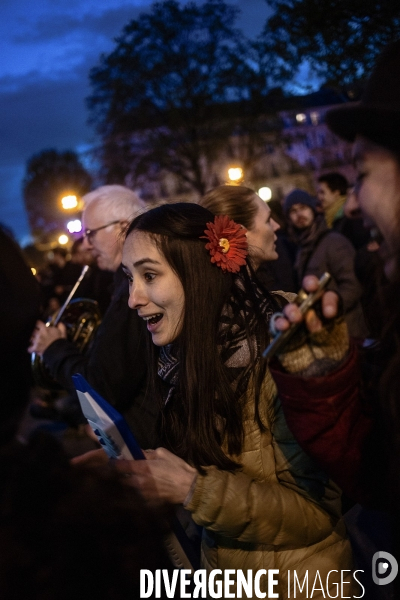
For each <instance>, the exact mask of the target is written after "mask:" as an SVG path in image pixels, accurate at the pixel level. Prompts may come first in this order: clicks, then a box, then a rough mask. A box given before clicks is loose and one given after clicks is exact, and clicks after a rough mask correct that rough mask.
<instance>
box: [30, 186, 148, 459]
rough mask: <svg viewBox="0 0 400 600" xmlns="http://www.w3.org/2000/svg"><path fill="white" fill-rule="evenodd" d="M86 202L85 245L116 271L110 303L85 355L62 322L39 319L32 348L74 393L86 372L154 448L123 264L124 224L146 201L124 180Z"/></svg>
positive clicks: (138, 332)
mask: <svg viewBox="0 0 400 600" xmlns="http://www.w3.org/2000/svg"><path fill="white" fill-rule="evenodd" d="M83 201H84V207H85V208H84V212H83V225H84V238H85V240H84V245H85V246H86V248H88V249H90V250H91V252H92V254H93V257H94V258H95V259H96V262H97V265H98V267H99V268H100V269H102V270H106V271H113V272H114V289H113V295H112V299H111V303H110V305H109V307H108V309H107V311H106V313H105V315H104V317H103V320H102V323H101V325H100V327H99V329H98V331H97V333H96V337H95V339H94V341H93V344H92V347H91V349H90V352H89V354H86V355H85V356H83V355H82V354H81V353H80V352H79V351H78V350H77V348H76V347H75V345H74V344H73V343H72V342H70V341H68V340H67V339H66V338H67V335H66V328H65V326H64V325H63V324H62V323H59V324H58V325H57V326H56V327H46V325H45V324H44V323H43V322H42V321H38V322H37V324H36V328H35V330H34V332H33V334H32V341H31V345H30V347H29V352H36V353H38V354H40V355H41V356H42V357H43V361H44V364H45V365H46V367H47V368H48V369H49V371H50V373H51V375H52V376H53V377H54V378H55V379H56V380H57V381H58V382H59V383H60V384H61V385H62V386H63V387H64V388H65V389H66V390H67V391H69V392H71V393H72V394H73V395H74V397H75V389H74V386H73V383H72V379H71V376H72V375H73V374H75V373H80V374H81V375H83V376H84V377H85V378H86V379H87V380H88V381H89V383H90V384H91V385H92V386H93V387H94V388H95V389H96V390H97V391H98V392H99V393H100V394H101V395H102V396H104V398H106V399H107V400H108V401H109V402H110V403H111V404H113V405H114V406H115V407H116V408H117V409H118V410H120V411H121V412H122V413H123V414H124V415H125V418H127V420H128V422H129V424H130V426H131V428H132V430H133V432H134V433H135V435H136V437H137V439H138V441H139V444H141V446H142V447H144V448H149V447H153V446H154V443H155V437H154V436H155V434H154V431H155V420H156V411H155V408H154V407H149V406H145V405H144V402H143V394H142V388H143V387H144V384H145V377H146V364H145V361H144V354H145V352H144V343H145V329H144V326H143V322H142V321H141V319H139V317H138V315H137V312H136V311H133V310H130V309H129V307H128V280H127V279H126V276H125V275H124V273H123V271H122V269H121V267H120V264H121V257H122V246H123V242H124V235H123V231H124V228H125V227H126V225H127V224H128V223H129V221H130V220H131V219H132V218H133V217H134V216H136V214H137V213H138V212H139V211H141V210H144V204H143V203H142V201H141V200H140V199H139V198H138V196H137V195H136V194H135V193H134V192H133V191H132V190H129V189H128V188H126V187H123V186H120V185H105V186H102V187H99V188H97V189H96V190H94V191H93V192H90V193H89V194H86V196H84V197H83ZM78 295H79V291H78Z"/></svg>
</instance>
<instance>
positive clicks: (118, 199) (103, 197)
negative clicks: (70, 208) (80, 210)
mask: <svg viewBox="0 0 400 600" xmlns="http://www.w3.org/2000/svg"><path fill="white" fill-rule="evenodd" d="M82 200H83V203H84V210H86V208H87V207H88V206H89V205H92V204H96V209H97V208H98V209H100V210H102V211H103V212H104V214H105V215H106V216H107V218H110V219H115V220H117V219H121V220H126V221H131V220H132V219H133V218H134V217H135V216H136V215H137V213H138V212H139V211H143V210H144V209H145V208H146V205H145V203H144V202H143V200H141V199H140V198H139V196H138V195H137V194H136V192H134V191H132V190H130V189H129V188H127V187H125V186H123V185H102V186H100V187H98V188H96V189H95V190H93V192H89V193H88V194H85V196H83V198H82Z"/></svg>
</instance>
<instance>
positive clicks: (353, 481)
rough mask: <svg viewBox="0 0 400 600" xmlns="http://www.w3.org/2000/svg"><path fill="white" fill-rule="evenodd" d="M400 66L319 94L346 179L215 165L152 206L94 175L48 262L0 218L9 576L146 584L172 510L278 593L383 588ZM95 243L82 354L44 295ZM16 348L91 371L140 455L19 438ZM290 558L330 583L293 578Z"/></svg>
mask: <svg viewBox="0 0 400 600" xmlns="http://www.w3.org/2000/svg"><path fill="white" fill-rule="evenodd" d="M399 72H400V41H399V42H397V43H394V44H392V45H390V46H388V47H387V49H386V50H385V51H384V52H383V54H382V55H381V57H380V59H379V60H378V62H377V65H376V67H375V69H374V71H373V73H372V75H371V77H370V79H369V81H368V84H367V86H366V89H365V93H364V96H363V98H362V100H361V102H360V103H354V104H350V105H346V106H344V107H342V108H339V109H334V110H331V111H330V112H328V114H327V123H328V126H329V127H330V128H331V129H332V131H333V132H334V133H336V134H337V135H339V136H340V137H342V138H344V139H346V140H348V141H351V142H353V143H354V145H353V154H354V165H355V169H356V172H357V177H356V181H355V183H354V187H351V186H350V185H349V183H348V182H347V180H346V179H345V178H344V177H343V175H341V174H340V173H326V174H324V175H322V176H321V177H320V178H319V179H318V181H317V182H316V194H315V196H313V195H311V194H310V193H308V191H306V190H300V189H295V190H292V191H291V192H290V193H289V194H287V195H286V197H285V198H284V200H283V203H282V205H280V204H278V205H277V204H273V203H269V204H268V203H265V202H263V201H262V200H261V199H260V198H259V196H258V195H257V194H256V193H255V192H254V191H253V190H251V189H249V188H247V187H244V186H233V185H225V186H219V187H217V188H214V189H212V190H210V191H209V192H207V193H206V194H205V196H203V197H202V198H201V199H200V200H199V202H198V203H175V204H161V205H159V206H157V207H155V208H151V209H148V208H147V207H146V206H145V204H144V203H143V202H142V201H141V200H140V199H139V197H138V196H137V195H136V194H135V193H134V192H132V191H131V190H129V189H127V188H125V187H124V186H120V185H106V186H102V187H99V188H97V189H96V190H94V191H92V192H90V193H89V194H87V195H86V196H85V197H84V198H83V202H84V212H83V227H84V236H83V239H82V240H80V241H79V243H77V244H76V246H75V248H74V249H73V253H72V254H73V256H75V258H74V260H73V261H70V263H69V264H68V268H66V262H65V258H66V257H65V255H64V256H63V254H64V253H63V252H60V253H56V255H57V256H56V257H55V262H54V264H53V265H52V266H51V268H50V267H49V269H48V278H47V279H46V277H43V279H42V281H41V284H40V283H39V282H38V281H37V280H36V279H35V278H34V277H33V275H32V274H31V272H30V269H29V268H28V267H27V266H26V264H25V263H24V260H23V257H22V255H21V252H20V250H19V248H18V247H17V245H16V244H15V243H14V242H13V241H12V240H11V239H10V237H9V236H8V235H7V233H6V232H4V231H0V244H1V246H2V250H3V251H2V253H1V254H0V256H2V259H1V260H0V267H1V271H0V277H1V280H2V285H3V289H4V290H6V293H4V294H3V295H2V298H1V305H2V310H1V311H0V319H1V322H2V323H1V330H0V331H1V338H2V343H1V350H0V353H1V360H0V368H1V375H2V376H1V378H0V380H1V398H2V402H1V405H0V413H1V416H2V419H1V420H0V427H1V429H2V436H1V438H0V470H1V479H0V480H1V486H0V510H1V511H2V516H3V518H2V519H1V520H0V547H1V548H0V595H1V597H4V598H7V600H8V599H12V598H16V599H18V600H22V598H26V597H30V598H38V599H43V600H47V599H53V598H54V599H55V598H70V597H71V596H73V595H77V594H76V593H75V590H77V589H79V590H81V592H82V594H81V596H79V594H78V595H77V597H82V598H85V599H86V598H87V599H88V600H90V599H91V598H92V597H93V598H95V597H96V598H104V599H110V600H113V599H121V600H122V599H126V600H127V599H128V598H130V597H132V598H133V597H139V594H140V591H139V577H140V570H141V569H147V570H150V571H153V572H155V571H156V570H157V569H165V570H166V572H170V571H172V569H173V568H174V563H173V560H172V559H171V556H170V555H168V553H167V551H166V547H165V544H164V541H163V540H164V536H165V533H166V531H167V530H168V527H169V525H168V523H170V521H171V518H172V513H173V514H174V515H176V516H177V517H178V519H179V521H180V523H181V524H182V525H183V527H184V529H185V531H186V535H187V542H188V544H189V545H190V547H191V551H193V552H194V553H195V554H196V555H197V556H198V558H199V562H200V564H201V568H202V569H205V570H206V571H207V573H210V572H211V571H212V570H214V569H220V570H221V571H222V579H223V573H224V572H228V571H229V570H232V573H233V575H232V577H231V581H236V575H235V574H236V573H237V572H238V571H239V570H242V571H246V570H247V569H250V570H252V572H254V573H255V572H257V571H260V570H261V569H265V571H266V572H267V573H266V575H265V577H264V578H263V579H262V580H261V584H260V589H261V591H262V592H263V593H265V594H267V593H269V591H270V589H271V585H270V584H271V581H269V580H270V575H269V571H271V570H272V571H271V572H273V570H277V571H278V572H279V577H278V580H277V583H276V585H275V587H274V590H273V591H274V592H275V593H277V594H278V596H275V597H279V598H282V599H283V598H290V597H298V598H308V597H312V598H325V597H343V598H345V597H354V598H358V597H365V598H370V599H371V600H373V599H374V598H376V599H381V600H383V599H386V598H387V599H388V598H396V597H397V596H396V594H397V593H398V587H399V586H397V587H396V580H395V581H394V583H393V585H390V584H389V585H387V586H385V585H379V584H378V585H377V584H376V583H373V582H372V579H373V581H374V582H375V579H374V574H371V566H370V563H368V561H371V560H372V555H373V554H374V553H375V552H379V551H386V552H390V553H391V554H392V555H393V557H394V558H395V557H397V559H399V557H400V553H399V543H400V518H399V517H400V513H399V508H398V507H399V505H400V478H399V475H398V472H399V470H398V460H399V456H400V434H399V424H400V414H399V408H398V395H397V394H398V387H399V376H398V373H399V356H400V354H399V353H400V349H399V340H400V335H399V334H400V330H399V319H400V311H399V308H398V297H399V295H398V292H399V288H400V265H399V258H400V249H399V241H398V240H399V227H400V220H399V213H400V88H399V86H398V84H397V81H398V79H397V75H398V73H399ZM396 86H397V87H396ZM371 234H372V235H371ZM79 255H80V256H81V258H79ZM5 257H7V259H5ZM88 260H89V261H90V262H92V263H93V264H94V265H95V266H96V269H98V271H99V272H100V273H102V272H107V273H111V274H113V275H112V281H111V287H112V289H111V293H110V296H109V297H108V298H107V297H106V296H105V295H104V289H103V288H104V287H106V286H104V285H103V284H100V285H99V284H98V283H99V282H100V281H103V283H104V282H105V280H102V279H101V277H100V275H98V276H96V282H97V284H96V285H95V284H94V280H92V284H93V285H92V286H91V288H90V290H89V288H86V290H87V291H85V294H88V295H90V297H93V298H94V299H98V300H99V302H101V303H102V312H103V318H102V322H101V324H100V326H99V328H98V330H97V332H96V333H95V336H94V340H93V342H92V344H91V347H90V348H89V350H88V352H87V353H86V354H85V355H82V354H81V353H80V352H79V350H78V349H77V348H76V345H75V344H74V343H73V342H72V341H71V340H70V339H68V334H67V329H66V327H65V326H64V324H63V323H62V322H60V323H58V324H57V325H56V326H50V327H46V326H45V324H44V322H43V320H41V319H40V317H42V319H43V317H44V314H45V312H46V311H47V312H48V311H49V306H52V303H51V302H53V304H54V308H57V306H56V305H55V304H56V301H57V302H58V308H59V307H60V305H61V304H62V302H63V300H64V299H65V297H66V296H67V295H68V291H69V290H70V289H71V287H72V285H73V283H74V281H73V280H74V279H75V276H78V275H79V271H80V270H81V267H82V262H86V261H88ZM324 272H329V273H330V275H331V281H330V283H329V286H328V288H327V290H326V291H325V292H324V294H323V295H322V297H321V299H320V301H319V303H317V304H316V305H315V306H314V307H313V308H311V309H310V310H308V312H307V313H306V314H305V315H303V314H302V313H301V311H300V310H299V306H298V304H297V296H296V293H295V291H298V290H299V289H300V287H303V289H304V290H305V292H306V293H312V292H313V291H314V290H315V289H316V287H317V285H318V278H319V277H321V275H323V273H324ZM72 273H73V276H72ZM92 277H93V275H92ZM50 280H51V285H50V284H49V281H50ZM284 282H287V286H286V285H285V283H284ZM280 288H283V289H280ZM285 288H286V289H285ZM50 289H51V292H50ZM303 295H304V294H303ZM100 298H102V299H101V300H100ZM289 328H292V331H293V332H294V333H293V335H292V336H291V337H290V339H289V341H288V342H287V344H286V345H285V346H283V347H282V348H281V349H280V350H279V353H278V354H277V355H276V356H274V358H272V359H271V360H270V361H268V362H267V361H265V360H263V358H262V353H263V350H264V349H265V348H266V347H267V346H268V344H269V343H270V341H271V339H273V337H274V336H276V335H280V332H284V331H286V330H287V329H289ZM27 349H28V351H29V353H35V354H37V355H38V356H40V357H41V359H42V361H43V363H44V365H45V366H46V368H47V369H48V371H49V373H50V374H51V376H52V378H53V379H54V380H55V381H57V382H58V383H59V384H60V386H61V387H62V388H63V389H64V390H66V391H67V392H68V393H69V398H70V400H69V401H70V402H71V403H72V404H73V403H75V405H76V406H79V405H78V404H77V397H76V395H75V391H74V385H73V380H72V376H73V375H74V374H76V373H79V374H81V375H83V376H84V377H85V378H86V379H87V381H88V382H89V383H90V385H92V386H93V388H94V389H95V390H96V391H97V392H99V393H100V394H101V395H102V396H103V397H104V398H106V400H108V402H110V404H112V405H113V406H114V407H115V408H117V409H118V410H119V411H120V412H121V413H122V414H123V415H124V417H125V419H126V420H127V422H128V424H129V427H130V428H131V430H132V432H133V433H134V435H135V437H136V438H137V440H138V443H139V444H140V446H141V447H142V448H143V451H144V455H145V458H146V459H147V460H139V461H127V460H117V461H115V462H113V464H112V467H111V465H110V462H109V460H108V458H107V455H106V454H105V453H104V451H103V450H102V449H99V450H96V451H94V452H90V453H88V454H86V455H83V456H81V457H75V458H74V459H73V460H72V461H71V460H70V457H69V456H68V455H66V453H65V451H64V450H63V448H62V446H60V444H59V443H58V441H57V440H55V439H53V438H51V436H50V437H46V436H44V435H43V434H42V433H41V432H37V433H36V434H34V435H33V436H32V438H31V439H30V440H29V441H27V440H21V438H20V436H19V435H18V431H19V426H20V423H21V419H22V418H23V414H24V411H25V410H26V408H27V405H28V402H29V397H30V389H31V386H32V381H31V368H30V361H29V353H28V352H27ZM342 494H343V496H342ZM354 510H356V513H354ZM352 511H353V512H352ZM343 512H346V515H345V516H343ZM352 514H353V515H354V514H357V519H356V520H354V518H352ZM349 515H350V516H349ZM174 518H175V517H174ZM368 518H369V520H368ZM200 538H201V547H200V543H199V539H200ZM360 540H361V542H360ZM379 544H381V545H383V546H384V547H382V546H380V545H379ZM363 545H364V548H363ZM363 550H365V552H363ZM357 572H361V573H363V572H364V575H358V576H356V573H357ZM291 573H292V574H293V573H296V576H297V578H298V579H299V580H300V581H305V579H307V578H308V580H309V581H311V582H315V581H316V580H317V578H319V581H322V582H324V584H323V585H322V584H321V585H320V586H318V587H317V586H315V585H314V586H313V593H312V595H311V596H309V593H310V589H311V588H310V589H308V588H306V589H305V588H303V589H297V595H293V596H292V595H291V594H293V591H292V590H293V587H291V586H292V585H293V581H292V580H291V579H290V577H291ZM271 577H272V576H271ZM393 579H394V577H393ZM28 590H29V594H28ZM338 590H341V592H340V593H341V595H339V592H338ZM344 590H345V591H344ZM163 593H164V592H160V594H161V595H160V596H158V597H164V596H163V595H162V594H163ZM228 593H229V590H228V589H224V591H223V596H222V597H232V596H228V595H226V594H228ZM178 594H179V592H178ZM335 594H336V595H335ZM169 597H170V596H169ZM176 597H180V596H179V595H176ZM235 597H236V596H235ZM249 597H256V596H253V595H250V596H249ZM267 597H268V596H267Z"/></svg>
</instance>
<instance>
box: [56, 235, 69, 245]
mask: <svg viewBox="0 0 400 600" xmlns="http://www.w3.org/2000/svg"><path fill="white" fill-rule="evenodd" d="M68 242H69V237H68V236H67V235H65V233H62V234H61V235H60V236H59V238H58V243H59V244H60V246H65V245H66V244H68Z"/></svg>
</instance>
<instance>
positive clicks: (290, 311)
mask: <svg viewBox="0 0 400 600" xmlns="http://www.w3.org/2000/svg"><path fill="white" fill-rule="evenodd" d="M317 287H318V278H317V277H315V276H314V275H307V276H306V277H304V279H303V289H304V290H305V291H306V292H314V291H315V290H316V289H317ZM321 303H322V314H323V315H324V317H325V318H326V319H333V318H334V317H336V316H337V315H338V310H339V296H338V295H337V294H336V293H335V292H332V291H327V292H325V293H324V294H323V296H322V298H321ZM283 314H284V315H285V318H280V319H276V320H275V323H274V325H275V329H276V330H277V331H286V329H288V328H289V326H290V324H291V323H300V322H301V321H302V320H303V319H304V321H305V323H306V325H307V329H308V330H309V332H310V333H317V332H318V331H321V330H322V329H323V324H322V322H321V320H320V319H319V318H318V316H317V314H316V312H315V310H314V309H310V310H309V311H307V313H306V314H305V315H304V316H303V315H302V314H301V312H300V310H299V307H298V306H297V304H294V303H290V304H287V305H286V306H285V308H284V309H283Z"/></svg>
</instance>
